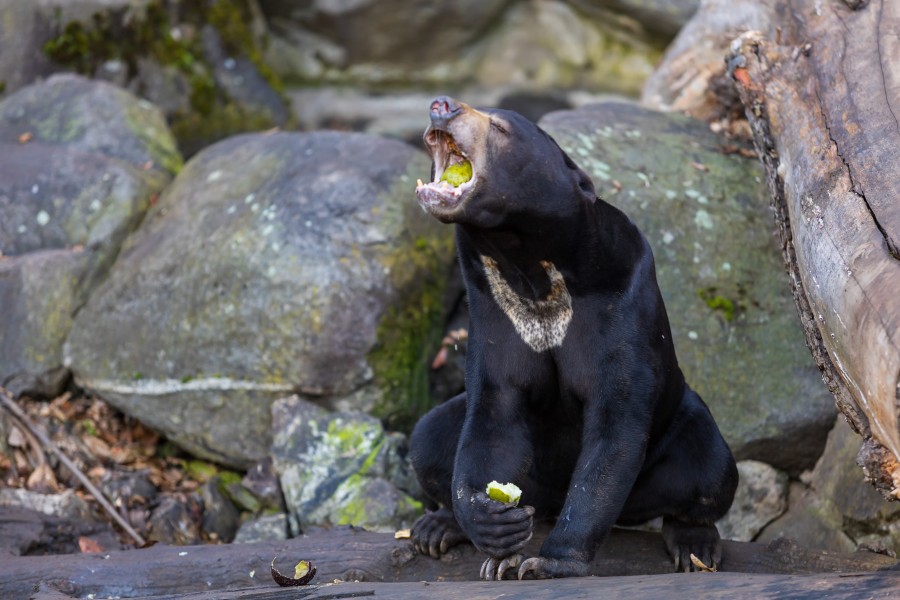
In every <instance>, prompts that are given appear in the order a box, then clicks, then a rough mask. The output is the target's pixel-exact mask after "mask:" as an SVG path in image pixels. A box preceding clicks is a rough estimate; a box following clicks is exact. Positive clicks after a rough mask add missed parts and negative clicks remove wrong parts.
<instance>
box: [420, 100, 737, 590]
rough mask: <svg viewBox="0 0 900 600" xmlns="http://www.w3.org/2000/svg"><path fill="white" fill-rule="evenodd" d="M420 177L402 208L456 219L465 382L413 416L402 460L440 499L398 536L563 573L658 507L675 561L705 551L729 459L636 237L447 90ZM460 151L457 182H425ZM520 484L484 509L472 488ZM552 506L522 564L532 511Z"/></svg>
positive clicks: (726, 486)
mask: <svg viewBox="0 0 900 600" xmlns="http://www.w3.org/2000/svg"><path fill="white" fill-rule="evenodd" d="M425 143H426V145H427V146H428V148H429V149H430V150H431V152H432V155H433V158H434V168H433V169H434V170H433V173H432V179H433V181H432V182H429V183H426V184H423V183H421V182H419V185H418V186H417V189H416V193H417V196H418V199H419V203H420V204H421V205H422V206H423V207H424V208H425V209H426V210H428V211H429V212H431V213H432V214H433V215H434V216H435V217H437V218H438V219H440V220H441V221H444V222H446V223H455V224H456V241H457V246H458V250H459V260H460V265H461V268H462V272H463V276H464V278H465V282H466V289H467V291H468V298H469V311H470V323H469V342H468V352H467V357H466V360H467V363H466V392H465V393H464V394H461V395H459V396H457V397H455V398H452V399H451V400H449V401H447V402H445V403H444V404H442V405H440V406H438V407H436V408H435V409H434V410H432V411H431V412H429V413H428V414H427V415H425V416H424V417H423V418H422V419H421V421H420V422H419V423H418V425H417V426H416V428H415V430H414V431H413V434H412V439H411V442H410V456H411V459H412V463H413V467H414V469H415V471H416V474H417V476H418V478H419V481H420V482H421V484H422V487H423V488H424V489H425V491H426V493H427V494H428V495H429V496H430V497H431V498H433V499H434V500H435V501H437V502H439V503H440V504H442V505H443V508H441V509H439V510H437V511H435V512H432V513H428V514H426V515H425V516H423V517H422V518H420V519H419V521H417V522H416V525H415V526H414V528H413V532H412V537H413V541H414V543H415V545H416V547H417V548H418V549H419V550H420V551H421V552H423V553H426V554H430V555H432V556H435V557H437V556H440V554H441V553H443V552H445V551H446V550H447V548H448V547H450V546H452V545H454V544H456V543H459V542H462V541H466V540H471V541H472V542H473V543H474V544H475V546H476V547H477V548H478V549H480V550H482V551H483V552H485V553H487V555H488V559H487V560H486V561H485V565H484V567H483V569H482V576H483V577H484V578H487V579H495V578H498V579H500V578H503V575H504V574H505V573H506V572H507V571H509V570H511V568H514V567H516V566H518V576H519V577H520V578H523V577H538V578H546V577H565V576H573V575H584V574H587V573H588V563H589V562H590V560H591V559H592V558H593V556H594V553H595V551H596V549H597V547H598V546H599V544H601V543H602V542H603V540H604V539H605V538H606V536H607V535H608V534H609V531H610V529H611V528H612V526H613V524H614V523H617V522H618V523H638V522H642V521H646V520H649V519H651V518H653V517H656V516H659V515H662V516H663V539H664V540H665V543H666V546H667V548H668V550H669V552H670V554H671V555H672V557H673V559H674V562H675V567H676V569H684V570H688V569H693V565H692V563H691V561H690V559H689V556H690V554H691V553H693V554H695V555H696V556H697V557H699V558H700V560H702V561H703V562H704V563H705V564H707V565H710V566H712V565H714V564H717V563H719V562H720V560H721V544H720V540H719V534H718V532H717V531H716V528H715V525H714V522H715V521H716V520H717V519H719V518H720V517H722V516H723V515H724V514H725V513H726V511H727V510H728V508H729V506H730V505H731V502H732V499H733V497H734V490H735V487H736V485H737V468H736V466H735V463H734V458H733V457H732V455H731V451H730V450H729V448H728V446H727V444H726V443H725V441H724V440H723V439H722V436H721V434H720V433H719V430H718V427H717V426H716V424H715V422H714V421H713V418H712V416H711V415H710V412H709V410H708V409H707V407H706V405H705V404H704V403H703V400H701V399H700V397H699V396H698V395H697V394H696V393H695V392H694V391H693V390H691V389H690V388H689V387H688V386H687V384H686V383H685V380H684V376H683V375H682V373H681V370H680V369H679V367H678V361H677V359H676V357H675V348H674V346H673V344H672V334H671V332H670V330H669V322H668V317H667V316H666V309H665V306H664V305H663V300H662V297H661V295H660V292H659V288H658V286H657V283H656V274H655V269H654V263H653V255H652V253H651V250H650V246H649V244H648V243H647V240H646V239H645V238H644V236H643V235H642V234H641V232H640V231H639V230H638V228H637V227H636V226H635V225H634V223H632V222H631V221H630V220H629V219H628V217H627V216H625V215H624V214H623V213H622V212H621V211H619V210H618V209H616V208H614V207H613V206H611V205H610V204H608V203H606V202H604V201H603V200H601V199H600V198H598V197H597V195H596V193H595V191H594V186H593V184H592V182H591V180H590V179H589V178H588V176H587V175H586V174H585V173H584V172H583V171H582V170H581V169H579V168H578V166H576V165H575V163H574V162H573V161H572V160H571V159H570V158H569V157H568V156H567V155H566V154H565V153H564V152H563V151H562V150H561V149H560V148H559V146H558V145H557V144H556V142H555V141H554V140H553V139H552V138H551V137H550V136H549V135H547V134H546V133H545V132H544V131H543V130H541V129H540V128H538V127H537V126H536V125H535V124H533V123H531V122H530V121H528V120H526V119H525V118H523V117H521V116H520V115H518V114H516V113H514V112H510V111H503V110H475V109H473V108H471V107H469V106H467V105H466V104H463V103H461V102H457V101H455V100H453V99H451V98H446V97H441V98H438V99H436V100H435V101H434V102H433V103H432V105H431V125H430V127H429V128H428V130H427V131H426V132H425ZM465 160H468V161H469V162H470V163H471V165H472V169H473V176H472V178H471V180H469V181H468V182H466V183H463V184H461V185H459V186H458V187H453V186H451V185H449V184H447V183H441V182H440V181H439V180H440V178H441V175H442V173H443V172H444V171H445V169H446V168H448V167H450V166H451V165H454V164H456V163H459V162H462V161H465ZM492 480H497V481H499V482H501V483H505V482H513V483H515V484H517V485H518V486H519V487H521V488H522V490H523V494H522V502H523V504H524V506H519V507H515V506H510V505H506V504H501V503H499V502H496V501H493V500H491V499H489V498H488V497H487V495H486V494H485V487H486V485H487V483H488V482H490V481H492ZM535 514H537V515H539V516H540V515H542V514H543V515H553V516H557V520H556V524H555V526H554V527H553V530H552V531H551V532H550V534H549V536H548V537H547V539H546V541H544V543H543V545H542V546H541V549H540V553H539V555H538V556H537V557H532V558H529V559H527V560H524V561H522V559H523V558H524V557H522V556H521V555H519V554H518V553H519V551H520V550H522V548H523V547H524V545H525V543H526V542H527V541H528V540H529V539H530V538H531V535H532V528H533V516H534V515H535Z"/></svg>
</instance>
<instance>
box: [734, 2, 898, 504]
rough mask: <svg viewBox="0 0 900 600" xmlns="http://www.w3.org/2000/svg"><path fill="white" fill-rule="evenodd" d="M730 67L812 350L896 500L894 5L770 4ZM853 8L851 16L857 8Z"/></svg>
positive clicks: (871, 470) (862, 459)
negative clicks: (765, 24) (763, 22)
mask: <svg viewBox="0 0 900 600" xmlns="http://www.w3.org/2000/svg"><path fill="white" fill-rule="evenodd" d="M766 3H767V4H768V5H769V7H770V11H771V19H770V23H771V26H770V27H769V29H768V31H754V32H749V33H746V34H744V35H742V36H741V37H740V38H738V39H739V41H740V45H739V46H738V44H737V43H735V44H734V45H733V46H732V48H733V53H732V55H731V56H730V58H729V63H728V64H729V69H730V72H731V75H732V77H733V78H734V80H735V81H736V84H737V86H738V89H739V93H740V96H741V100H742V102H743V103H744V106H745V109H746V114H747V117H748V119H749V121H750V125H751V129H752V131H753V136H754V141H755V143H756V148H757V151H758V152H759V154H760V157H761V158H762V161H763V163H764V164H765V167H766V172H767V177H768V183H769V186H770V188H771V190H772V194H773V208H774V210H775V215H776V221H777V222H778V225H779V227H780V230H781V237H782V242H783V250H784V259H785V263H786V266H787V270H788V272H789V274H790V276H791V285H792V287H793V291H794V298H795V300H796V302H797V307H798V309H799V311H800V316H801V320H802V322H803V327H804V329H805V331H806V338H807V343H808V345H809V347H810V349H811V351H812V353H813V356H814V357H815V359H816V362H817V363H818V364H819V367H820V368H821V369H822V372H823V377H824V379H825V381H826V383H827V384H828V386H829V388H830V389H831V391H832V393H833V394H834V396H835V398H836V400H837V405H838V408H839V409H840V410H841V412H843V413H844V414H845V415H846V417H847V419H848V420H849V421H850V424H851V425H852V426H853V428H854V429H855V430H856V431H857V432H858V433H860V434H861V435H862V436H863V438H864V439H865V442H864V444H863V446H862V448H861V449H860V453H859V457H858V462H859V463H860V464H861V465H862V466H863V469H864V470H865V472H866V476H867V478H868V479H869V480H870V481H872V482H873V483H874V484H875V485H876V487H877V488H878V489H880V490H881V491H882V492H883V493H885V494H886V495H887V496H888V497H892V498H896V497H897V496H898V495H900V468H898V464H900V463H898V461H900V429H898V398H900V388H898V383H900V382H898V379H900V302H898V297H897V296H898V294H900V262H898V258H900V251H898V250H900V121H898V116H900V36H898V31H900V3H898V2H896V1H895V0H872V2H869V3H867V2H866V1H865V0H863V1H860V0H844V1H840V0H767V2H766ZM851 6H852V7H853V8H851Z"/></svg>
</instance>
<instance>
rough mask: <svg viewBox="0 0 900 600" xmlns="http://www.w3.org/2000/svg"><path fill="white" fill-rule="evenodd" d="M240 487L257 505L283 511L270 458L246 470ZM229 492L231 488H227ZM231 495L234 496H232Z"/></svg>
mask: <svg viewBox="0 0 900 600" xmlns="http://www.w3.org/2000/svg"><path fill="white" fill-rule="evenodd" d="M241 487H243V488H244V489H245V490H247V491H248V492H250V493H251V494H252V495H253V496H254V497H255V498H256V503H257V504H258V505H260V506H262V507H265V508H269V509H276V510H284V496H283V494H282V493H281V483H280V482H279V481H278V474H277V473H276V472H275V465H274V463H273V461H272V457H271V456H266V457H265V458H263V459H262V460H261V461H259V462H258V463H256V464H255V465H253V466H252V467H251V468H250V469H248V470H247V474H246V475H244V478H243V479H242V480H241ZM230 491H231V486H229V492H230ZM232 495H233V496H234V494H232ZM236 500H237V498H236ZM247 508H248V509H249V508H250V507H247ZM254 510H255V509H254Z"/></svg>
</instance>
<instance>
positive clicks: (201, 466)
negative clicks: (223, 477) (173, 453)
mask: <svg viewBox="0 0 900 600" xmlns="http://www.w3.org/2000/svg"><path fill="white" fill-rule="evenodd" d="M184 470H185V472H186V473H187V474H188V476H189V477H191V478H192V479H196V480H197V481H199V482H201V483H205V482H207V481H208V480H210V479H212V478H213V477H215V476H216V475H217V474H218V472H219V469H218V467H216V465H214V464H212V463H208V462H204V461H202V460H189V461H187V462H185V463H184Z"/></svg>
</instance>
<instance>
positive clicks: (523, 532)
mask: <svg viewBox="0 0 900 600" xmlns="http://www.w3.org/2000/svg"><path fill="white" fill-rule="evenodd" d="M468 508H469V509H470V512H469V514H468V515H466V517H468V520H467V521H465V522H466V525H467V530H468V533H469V537H470V538H471V540H472V543H473V544H475V547H476V548H478V549H479V550H481V551H482V552H484V553H485V554H487V555H488V556H490V557H491V558H495V559H498V560H502V559H504V558H506V557H508V556H512V555H513V554H517V553H518V552H520V551H521V550H522V548H524V547H525V544H526V543H528V540H530V539H531V536H532V535H533V534H534V508H533V507H531V506H515V505H514V504H504V503H502V502H497V501H496V500H491V499H490V498H488V496H487V494H485V493H484V492H476V493H475V494H474V495H473V496H472V498H471V500H470V502H469V507H468ZM466 517H463V518H466Z"/></svg>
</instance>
